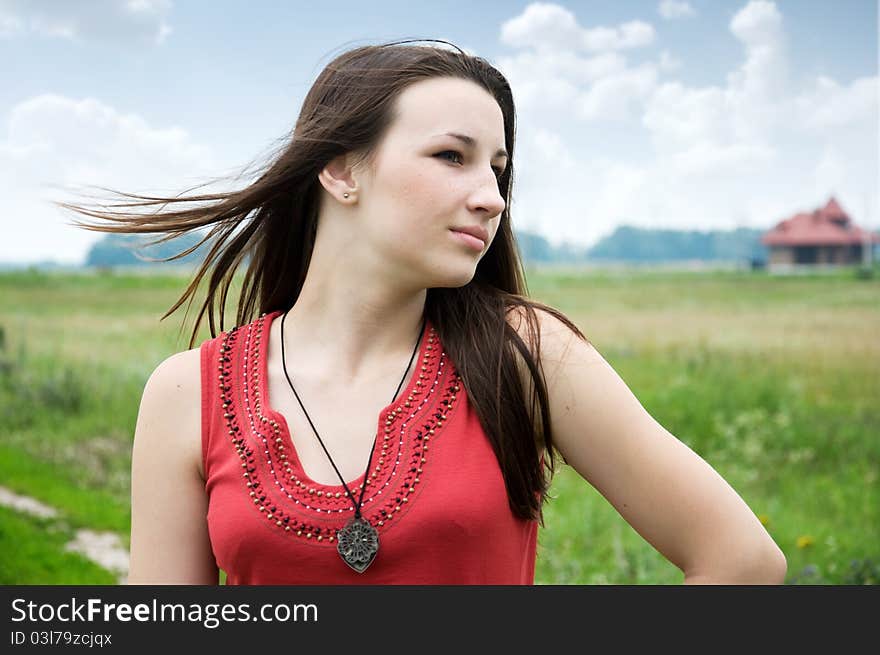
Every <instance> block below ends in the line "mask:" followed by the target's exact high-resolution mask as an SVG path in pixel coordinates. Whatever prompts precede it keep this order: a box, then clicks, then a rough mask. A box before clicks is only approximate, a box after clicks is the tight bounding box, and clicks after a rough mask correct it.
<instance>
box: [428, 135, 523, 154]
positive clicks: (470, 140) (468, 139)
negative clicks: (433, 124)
mask: <svg viewBox="0 0 880 655" xmlns="http://www.w3.org/2000/svg"><path fill="white" fill-rule="evenodd" d="M434 136H451V137H453V138H456V139H458V140H459V141H461V142H462V143H466V144H467V145H469V146H471V147H474V146H476V145H477V141H476V139H474V138H473V137H471V136H468V135H467V134H457V133H455V132H446V133H445V134H435V135H434ZM494 156H495V157H505V158H507V159H509V158H510V156H509V155H508V154H507V151H506V150H505V149H504V148H499V149H498V150H497V151H496V152H495V155H494Z"/></svg>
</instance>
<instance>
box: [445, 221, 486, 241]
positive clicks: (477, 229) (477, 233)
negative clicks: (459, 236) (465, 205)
mask: <svg viewBox="0 0 880 655" xmlns="http://www.w3.org/2000/svg"><path fill="white" fill-rule="evenodd" d="M452 231H453V232H461V233H463V234H470V235H471V236H472V237H476V238H477V239H479V240H480V241H482V242H483V244H484V245H485V244H487V243H489V230H487V229H486V228H484V227H481V226H479V225H467V226H464V227H454V228H452Z"/></svg>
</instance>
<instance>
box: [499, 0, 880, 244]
mask: <svg viewBox="0 0 880 655" xmlns="http://www.w3.org/2000/svg"><path fill="white" fill-rule="evenodd" d="M530 7H532V8H534V7H535V5H530ZM541 7H542V11H543V12H544V14H543V16H544V18H545V19H547V18H548V17H555V19H556V21H557V22H556V26H557V27H558V28H559V29H560V32H562V31H565V30H567V31H566V37H565V39H562V40H563V41H565V42H573V43H581V42H582V41H583V39H579V38H577V35H581V36H583V35H584V34H587V33H590V34H593V35H596V34H599V33H600V32H597V31H595V30H588V29H583V28H581V27H580V26H579V25H578V22H577V19H576V17H575V16H574V15H573V14H572V13H571V12H569V11H568V10H562V9H561V8H558V7H556V6H555V5H541ZM528 13H529V12H528V10H526V11H525V12H523V13H522V14H521V15H520V16H518V17H517V18H515V19H514V20H513V21H509V22H508V23H507V24H514V25H519V30H520V32H519V33H520V35H521V36H523V41H522V42H521V44H522V47H527V48H530V49H529V50H526V51H523V52H519V53H516V54H514V55H512V56H510V57H508V58H507V59H504V60H503V61H502V64H503V65H504V66H505V67H507V68H509V69H510V72H511V77H512V79H511V84H512V86H513V89H514V93H515V94H518V93H519V91H520V90H522V89H527V90H528V92H527V93H525V94H524V100H525V103H524V104H525V108H526V110H527V111H525V112H523V120H521V121H520V125H519V129H518V132H519V134H520V135H529V134H534V136H532V137H531V138H529V137H528V136H526V137H525V139H524V140H525V142H526V143H527V144H528V145H526V146H524V147H521V148H519V150H518V172H519V175H518V179H517V183H518V185H519V186H518V193H517V201H516V202H515V207H514V209H513V211H514V216H515V220H518V221H520V222H521V225H523V226H528V227H531V228H533V229H536V228H537V229H541V230H542V231H544V232H545V234H547V235H548V236H549V237H550V238H551V239H552V240H554V241H557V242H558V241H560V240H562V239H569V240H571V241H574V242H579V243H582V244H585V245H588V244H590V243H593V242H594V241H595V240H596V239H598V238H599V237H600V236H602V235H604V234H607V233H609V232H610V231H612V230H613V228H614V227H615V226H616V225H618V224H620V223H623V222H626V223H630V224H636V225H654V226H669V227H689V228H690V229H697V228H701V229H708V228H712V227H716V228H719V229H725V228H730V227H735V226H739V225H749V226H752V227H758V228H767V227H770V226H771V225H772V224H773V223H775V221H778V220H780V219H781V218H785V217H786V216H787V215H789V214H790V213H793V212H794V211H798V210H799V209H802V208H810V207H812V206H818V205H820V204H824V202H825V201H827V199H828V196H829V195H830V194H831V193H835V194H837V197H838V199H839V200H840V201H841V202H842V203H844V205H847V203H848V201H849V204H848V207H850V208H851V210H852V211H853V212H854V213H853V218H854V220H856V222H857V223H859V224H862V225H866V226H869V225H874V226H876V225H877V224H878V222H880V216H878V215H877V207H878V205H880V202H878V200H880V198H878V197H877V194H878V188H877V179H878V173H880V170H878V166H880V162H878V156H877V147H876V146H877V141H878V106H877V99H878V78H877V77H876V76H874V77H863V78H860V79H857V80H854V81H852V82H849V83H841V82H839V81H836V80H834V79H831V78H829V77H825V76H822V77H819V78H817V79H815V80H814V81H812V82H809V83H808V84H807V85H804V84H803V83H802V82H800V81H799V80H795V79H793V77H792V76H791V74H790V67H791V64H792V62H791V58H790V54H789V47H788V35H787V34H786V31H785V29H784V21H783V16H782V14H781V13H780V11H779V9H778V8H777V6H776V4H775V3H773V2H767V1H765V0H753V1H750V2H746V3H744V4H743V5H742V6H741V7H740V9H739V10H738V11H736V12H734V14H733V16H732V19H731V20H730V23H729V25H728V29H729V32H730V34H731V35H732V36H733V37H734V38H735V39H736V40H737V41H738V42H739V43H740V44H741V48H742V53H743V58H742V60H741V62H740V63H739V65H737V66H735V67H733V69H732V70H731V71H730V72H729V73H728V74H727V75H726V77H722V79H721V80H720V81H719V83H718V84H708V85H702V86H700V85H688V84H685V83H684V82H682V81H676V80H663V79H661V75H663V74H668V73H669V71H672V70H674V69H675V68H677V66H678V65H679V64H680V62H679V61H678V60H677V59H675V58H674V57H673V56H672V55H671V54H670V53H669V51H668V50H662V51H661V53H660V55H659V57H657V58H655V60H654V61H653V62H650V61H649V62H643V63H641V64H640V65H638V66H635V67H631V66H629V65H628V63H627V61H626V59H624V58H623V57H622V56H621V55H620V54H619V53H618V52H612V51H608V52H607V53H604V54H614V55H615V58H614V59H606V60H602V61H603V62H604V66H600V65H598V62H596V61H595V60H589V61H591V62H594V65H593V66H592V67H591V68H590V70H591V71H592V72H591V73H589V74H588V73H585V72H584V71H586V70H588V67H586V66H580V67H579V64H582V63H583V62H584V60H581V59H579V58H578V57H577V54H576V51H575V50H574V49H573V48H572V51H570V52H568V53H564V52H561V51H558V50H553V49H552V48H550V47H549V46H548V47H544V48H541V47H539V44H540V43H543V42H544V41H543V37H542V38H538V36H537V35H538V32H536V31H535V32H529V31H528V29H526V26H527V25H529V24H533V23H529V22H528V21H526V20H525V17H526V16H527V15H528ZM537 15H538V14H537V10H535V9H532V17H533V18H534V17H535V16H537ZM547 24H548V25H549V22H548V23H547ZM563 27H564V28H565V30H563V29H562V28H563ZM597 29H599V30H601V29H604V28H597ZM547 30H548V32H547V33H548V34H550V33H552V30H551V29H550V28H549V27H547ZM606 33H607V34H609V35H610V34H611V32H607V30H606ZM526 34H530V35H531V36H532V37H533V38H531V39H525V36H524V35H526ZM719 36H720V35H719ZM546 39H548V40H549V39H550V37H549V36H547V37H546ZM507 68H505V70H504V72H505V74H507V73H508V70H507ZM554 90H555V92H554ZM517 98H518V100H517V102H518V104H519V102H520V101H519V95H518V96H517ZM566 124H572V125H573V127H572V128H570V129H566V128H564V127H562V125H566ZM548 125H552V126H554V128H553V130H554V131H553V132H552V134H551V133H549V132H548V131H547V129H546V126H548ZM612 130H613V131H612ZM606 133H610V136H606ZM640 133H642V134H644V135H645V136H646V138H645V139H644V140H642V139H641V134H640ZM618 135H621V136H622V137H625V138H623V139H621V138H620V137H619V136H618ZM629 141H631V142H632V143H629ZM633 143H635V145H633ZM563 144H564V147H562V146H563ZM622 146H629V148H628V150H627V148H626V147H622ZM646 146H647V147H646ZM618 153H619V154H618ZM524 157H525V158H526V160H527V163H526V164H524V163H523V159H524ZM866 209H869V210H870V211H871V212H873V213H871V214H866V213H865V211H866ZM551 235H552V236H551Z"/></svg>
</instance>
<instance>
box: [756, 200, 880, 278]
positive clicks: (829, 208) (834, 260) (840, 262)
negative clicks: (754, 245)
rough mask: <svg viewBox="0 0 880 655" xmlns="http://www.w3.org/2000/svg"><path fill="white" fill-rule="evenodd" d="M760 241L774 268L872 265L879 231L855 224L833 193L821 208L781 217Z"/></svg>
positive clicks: (769, 263)
mask: <svg viewBox="0 0 880 655" xmlns="http://www.w3.org/2000/svg"><path fill="white" fill-rule="evenodd" d="M761 243H763V244H764V245H765V246H767V248H768V250H769V258H768V260H767V265H768V267H769V268H771V269H774V268H775V269H786V268H801V267H805V266H817V267H819V266H852V265H859V264H867V265H870V263H871V262H872V260H873V252H874V250H873V249H874V244H876V243H880V234H876V233H874V232H870V231H868V230H864V229H862V228H860V227H858V226H856V225H855V224H854V223H853V222H852V219H851V218H850V217H849V215H848V214H847V213H846V212H845V211H843V209H841V207H840V205H839V204H838V202H837V200H836V199H835V198H834V196H832V197H831V199H830V200H829V201H828V203H827V204H826V205H825V206H824V207H822V208H821V209H816V210H813V211H812V212H810V213H798V214H795V215H794V216H792V217H791V218H786V219H785V220H783V221H780V222H779V223H777V225H776V226H775V227H774V228H773V229H772V230H769V231H768V232H766V233H765V234H764V235H763V236H762V237H761Z"/></svg>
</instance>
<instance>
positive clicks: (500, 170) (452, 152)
mask: <svg viewBox="0 0 880 655" xmlns="http://www.w3.org/2000/svg"><path fill="white" fill-rule="evenodd" d="M443 155H454V156H455V157H457V158H458V159H460V160H461V159H462V156H461V153H460V152H457V151H455V150H444V151H443V152H438V153H437V154H436V155H434V156H435V157H442V156H443ZM492 170H493V171H495V177H496V178H497V179H501V176H502V175H504V169H503V168H497V167H495V166H493V167H492Z"/></svg>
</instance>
